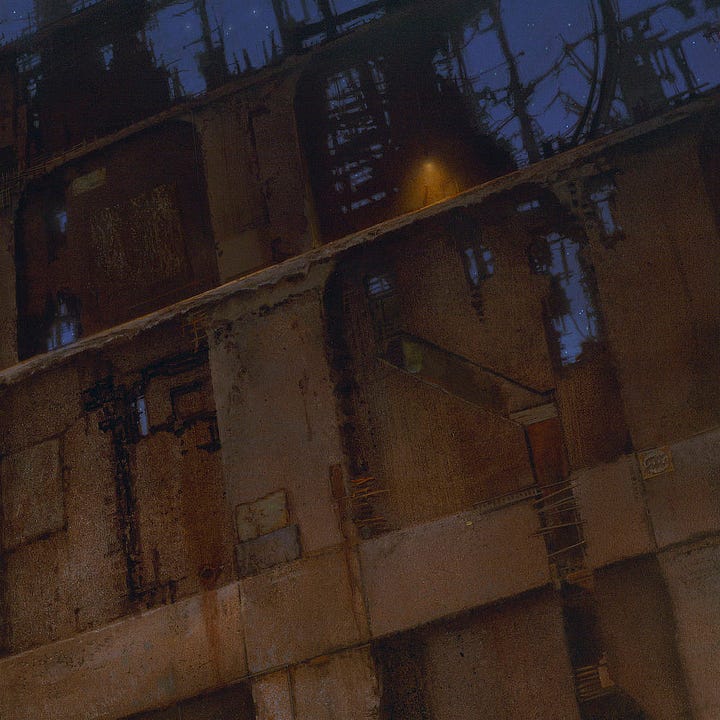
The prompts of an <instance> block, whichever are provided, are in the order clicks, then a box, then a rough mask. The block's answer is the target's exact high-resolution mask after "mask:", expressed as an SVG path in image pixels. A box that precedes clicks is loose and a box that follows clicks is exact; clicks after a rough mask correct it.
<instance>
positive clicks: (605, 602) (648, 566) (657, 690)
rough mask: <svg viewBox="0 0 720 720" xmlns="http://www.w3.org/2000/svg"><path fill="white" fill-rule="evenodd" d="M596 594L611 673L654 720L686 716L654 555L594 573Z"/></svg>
mask: <svg viewBox="0 0 720 720" xmlns="http://www.w3.org/2000/svg"><path fill="white" fill-rule="evenodd" d="M595 596H596V599H597V608H598V617H599V620H600V628H601V635H602V640H603V649H604V650H605V652H606V653H607V659H608V669H609V672H610V677H611V678H612V680H613V681H614V682H615V684H616V685H618V686H619V687H621V688H622V690H624V691H625V692H626V693H628V694H629V695H630V696H631V697H632V698H634V699H635V700H636V701H637V702H638V703H639V704H640V706H641V707H642V708H643V710H644V711H645V712H646V713H647V716H648V717H650V718H653V720H681V719H682V720H686V719H687V720H689V718H690V717H691V716H690V714H689V713H690V707H689V699H688V695H687V688H686V686H685V678H684V676H683V672H682V667H681V663H680V658H679V655H678V650H677V646H676V642H675V619H674V617H673V609H672V603H671V600H670V596H669V595H668V591H667V588H666V586H665V581H664V579H663V577H662V574H661V572H660V568H659V566H658V562H657V559H656V558H655V557H654V556H650V557H645V558H638V559H634V560H630V561H628V562H624V563H620V564H617V565H614V566H613V567H610V568H606V569H604V570H601V571H599V572H596V574H595Z"/></svg>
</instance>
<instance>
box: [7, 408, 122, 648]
mask: <svg viewBox="0 0 720 720" xmlns="http://www.w3.org/2000/svg"><path fill="white" fill-rule="evenodd" d="M91 428H92V425H91V424H90V423H86V422H85V421H84V420H80V421H78V422H77V423H75V424H74V425H73V427H72V428H71V429H70V430H69V431H68V432H67V433H65V435H64V436H63V438H62V443H61V444H59V443H58V442H56V441H48V442H47V443H46V444H45V445H43V446H39V447H45V446H48V447H53V446H54V447H55V450H57V448H58V445H60V446H61V447H62V452H63V468H64V469H63V474H64V478H63V480H64V488H61V492H63V491H64V494H61V495H60V498H59V500H58V501H57V502H60V503H61V507H62V509H63V514H64V518H63V523H66V526H65V527H64V529H62V530H59V531H57V532H55V533H53V534H52V535H49V536H47V537H44V538H42V539H40V540H36V541H31V542H29V543H26V544H24V545H22V546H19V547H17V548H15V549H14V550H13V551H12V552H11V553H9V554H8V555H6V557H5V577H4V582H5V584H6V588H7V590H6V608H5V609H6V613H7V615H6V620H7V622H8V625H9V628H10V637H9V649H10V650H11V651H13V652H19V651H21V650H26V649H28V648H30V647H33V646H35V645H39V644H42V643H47V642H52V641H55V640H59V639H61V638H66V637H69V636H71V635H73V634H76V633H78V632H82V631H84V630H88V629H90V628H93V627H98V626H100V625H102V624H105V623H108V622H110V621H112V620H114V619H115V618H117V617H119V616H120V615H122V614H124V613H125V612H127V609H128V607H127V588H126V585H125V576H126V565H125V557H124V555H123V553H122V548H121V546H120V543H119V540H118V537H117V526H116V519H115V507H116V498H115V482H114V468H113V464H112V452H111V448H110V443H109V441H108V439H107V437H106V436H105V435H104V434H102V433H101V432H100V431H99V430H98V429H97V427H95V429H94V430H92V429H91ZM50 500H51V498H48V501H50ZM33 502H34V506H35V507H39V508H42V507H43V504H42V502H39V498H34V500H33Z"/></svg>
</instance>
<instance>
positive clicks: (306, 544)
mask: <svg viewBox="0 0 720 720" xmlns="http://www.w3.org/2000/svg"><path fill="white" fill-rule="evenodd" d="M218 336H219V337H217V338H214V339H213V343H212V346H211V349H210V364H211V368H212V376H213V387H214V388H215V397H216V403H217V417H218V426H219V429H220V438H221V441H222V446H223V464H224V471H225V485H226V490H227V498H228V502H229V504H230V506H231V507H236V506H237V505H240V504H242V503H247V502H254V501H255V500H257V498H259V497H263V496H264V495H266V494H268V493H272V492H276V491H278V490H279V489H280V488H283V489H285V490H286V492H287V499H288V506H289V509H290V515H291V519H292V521H293V522H297V524H298V525H299V526H300V536H301V545H302V547H303V550H304V551H305V552H312V551H315V550H319V549H322V548H325V547H329V546H333V545H337V544H338V543H339V542H341V540H342V535H341V534H340V530H339V522H338V517H337V514H336V508H335V504H334V502H333V499H332V496H331V493H330V488H329V483H328V469H329V467H330V466H331V465H334V464H336V463H340V462H342V450H341V446H340V438H339V432H338V428H337V421H336V418H335V411H334V407H335V405H334V399H333V395H332V386H331V384H330V380H329V369H328V366H327V361H326V358H325V352H324V335H323V327H322V319H321V309H320V299H319V297H318V295H317V294H316V293H314V292H311V293H307V294H305V295H303V296H302V297H300V298H295V299H294V301H293V302H292V304H286V305H281V306H280V307H278V308H276V309H275V310H274V311H273V312H269V313H263V314H262V315H259V314H257V313H253V314H249V315H247V316H246V317H242V318H240V319H237V320H235V322H232V325H231V327H229V328H228V329H227V330H226V332H225V333H224V334H223V333H218Z"/></svg>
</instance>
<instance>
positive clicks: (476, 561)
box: [360, 503, 550, 637]
mask: <svg viewBox="0 0 720 720" xmlns="http://www.w3.org/2000/svg"><path fill="white" fill-rule="evenodd" d="M537 529H538V520H537V517H536V515H535V512H534V511H533V509H532V507H531V506H530V505H529V504H527V503H524V504H522V505H513V506H511V507H507V508H503V509H502V510H498V511H497V512H493V513H482V512H480V511H477V510H475V511H470V512H463V513H460V514H458V515H452V516H450V517H445V518H442V519H440V520H436V521H433V522H429V523H424V524H422V525H416V526H414V527H411V528H407V529H404V530H399V531H398V532H394V533H389V534H388V535H383V536H381V537H379V538H375V539H373V540H368V541H367V542H365V543H363V544H362V546H361V549H360V561H361V566H362V576H363V579H364V583H365V590H366V594H367V602H368V608H369V612H370V624H371V629H372V634H373V636H376V637H377V636H381V635H386V634H389V633H393V632H397V631H399V630H405V629H408V628H411V627H414V626H416V625H422V624H424V623H427V622H429V621H431V620H435V619H437V618H441V617H444V616H447V615H452V614H454V613H457V612H460V611H462V610H468V609H470V608H474V607H478V606H479V605H485V604H488V603H492V602H494V601H496V600H500V599H502V598H506V597H510V596H512V595H516V594H517V593H521V592H524V591H526V590H530V589H532V588H536V587H540V586H542V585H545V584H547V583H549V582H550V574H549V570H548V563H547V558H546V555H545V545H544V543H543V541H542V539H540V538H539V537H533V533H534V532H536V531H537Z"/></svg>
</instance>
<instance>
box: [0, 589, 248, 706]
mask: <svg viewBox="0 0 720 720" xmlns="http://www.w3.org/2000/svg"><path fill="white" fill-rule="evenodd" d="M246 674H247V666H246V663H245V652H244V642H243V629H242V624H241V620H240V598H239V594H238V586H237V584H232V585H227V586H225V587H223V588H221V589H220V590H214V591H210V592H207V593H203V594H201V595H196V596H194V597H192V598H189V599H188V600H183V601H181V602H178V603H176V604H174V605H167V606H164V607H161V608H158V609H156V610H152V611H150V612H148V613H144V614H142V615H139V616H136V617H131V618H127V619H125V620H122V621H121V622H117V623H113V624H112V625H107V626H106V627H103V628H102V629H100V630H95V631H92V632H87V633H83V634H81V635H76V636H75V637H73V638H70V639H68V640H63V641H60V642H57V643H52V644H50V645H45V646H43V647H40V648H38V649H36V650H30V651H28V652H25V653H22V654H20V655H14V656H12V657H9V658H5V659H3V660H0V718H3V720H40V719H42V718H53V720H90V719H91V718H92V719H97V720H102V719H108V720H110V719H111V718H112V719H113V720H114V718H117V717H124V716H126V715H130V714H133V713H137V712H141V711H144V710H149V709H152V708H156V707H162V706H164V705H168V704H171V703H174V702H177V701H179V700H182V699H184V698H187V697H192V696H193V695H196V694H198V693H200V692H202V691H204V690H207V689H210V688H214V687H219V686H221V685H225V684H227V683H229V682H231V681H233V680H235V679H238V678H240V677H242V676H244V675H246Z"/></svg>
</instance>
